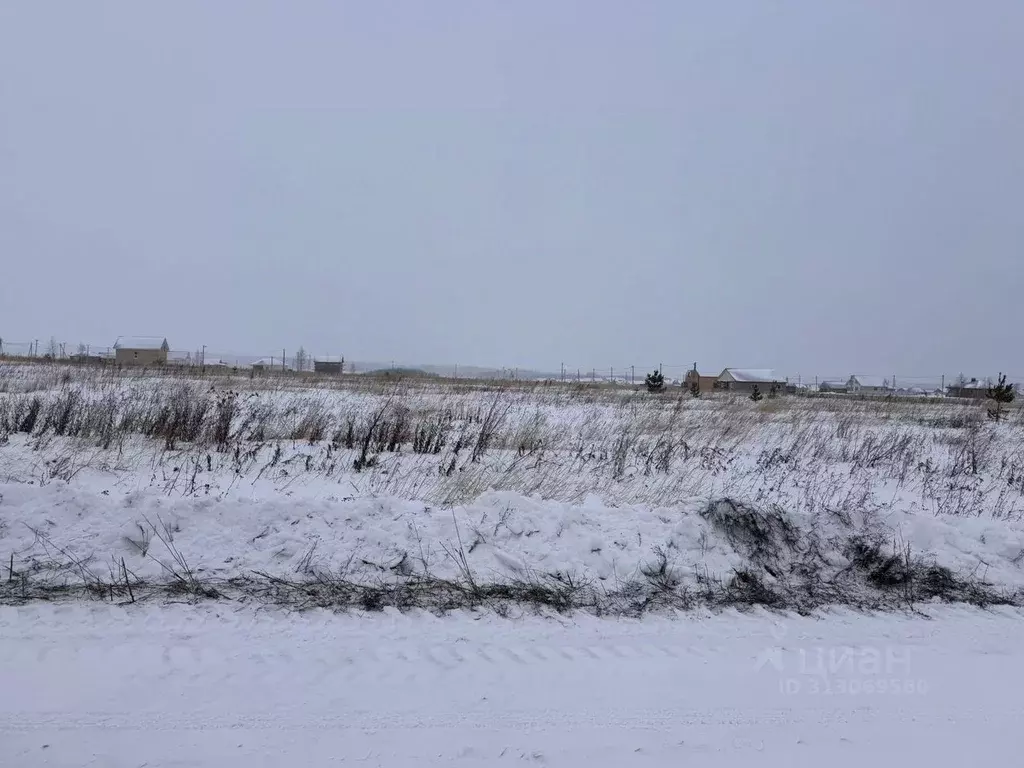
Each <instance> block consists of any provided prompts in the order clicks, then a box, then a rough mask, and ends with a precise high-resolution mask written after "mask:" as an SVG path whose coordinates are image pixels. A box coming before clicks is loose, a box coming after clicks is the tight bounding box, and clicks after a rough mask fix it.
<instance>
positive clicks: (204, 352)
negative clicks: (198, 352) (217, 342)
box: [202, 344, 206, 367]
mask: <svg viewBox="0 0 1024 768" xmlns="http://www.w3.org/2000/svg"><path fill="white" fill-rule="evenodd" d="M202 365H203V366H204V367H205V366H206V345H205V344H203V362H202Z"/></svg>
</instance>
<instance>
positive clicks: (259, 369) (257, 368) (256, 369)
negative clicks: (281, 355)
mask: <svg viewBox="0 0 1024 768" xmlns="http://www.w3.org/2000/svg"><path fill="white" fill-rule="evenodd" d="M251 367H252V372H253V373H257V374H259V373H266V372H267V371H273V370H282V369H283V368H284V365H283V364H282V363H281V361H279V360H274V358H272V357H261V358H260V359H259V360H256V361H254V362H253V364H252V366H251Z"/></svg>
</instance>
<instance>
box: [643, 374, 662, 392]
mask: <svg viewBox="0 0 1024 768" xmlns="http://www.w3.org/2000/svg"><path fill="white" fill-rule="evenodd" d="M644 383H645V384H646V385H647V391H648V392H661V391H662V390H663V389H664V388H665V377H664V375H662V373H661V371H657V370H656V371H652V372H651V373H648V374H647V378H646V379H645V380H644Z"/></svg>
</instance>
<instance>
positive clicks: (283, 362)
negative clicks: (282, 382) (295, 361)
mask: <svg viewBox="0 0 1024 768" xmlns="http://www.w3.org/2000/svg"><path fill="white" fill-rule="evenodd" d="M287 351H288V350H286V349H285V348H284V347H281V372H282V373H283V372H284V371H287V370H288V358H287V357H286V356H285V352H287Z"/></svg>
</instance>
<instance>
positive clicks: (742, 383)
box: [715, 368, 785, 395]
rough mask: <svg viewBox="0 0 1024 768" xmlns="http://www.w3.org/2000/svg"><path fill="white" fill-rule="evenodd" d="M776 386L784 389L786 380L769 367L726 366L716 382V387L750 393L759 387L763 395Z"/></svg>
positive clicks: (780, 389)
mask: <svg viewBox="0 0 1024 768" xmlns="http://www.w3.org/2000/svg"><path fill="white" fill-rule="evenodd" d="M773 386H775V387H777V388H778V390H779V391H780V392H781V391H784V388H785V382H783V381H782V380H781V379H780V378H779V377H778V376H776V375H775V371H773V370H771V369H767V368H726V369H725V370H724V371H722V373H721V375H719V377H718V380H717V381H716V382H715V389H719V390H725V391H726V392H739V393H742V394H748V395H749V394H750V393H752V392H753V391H754V387H757V389H758V391H760V393H761V394H762V395H767V394H768V393H769V392H771V389H772V387H773Z"/></svg>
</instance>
